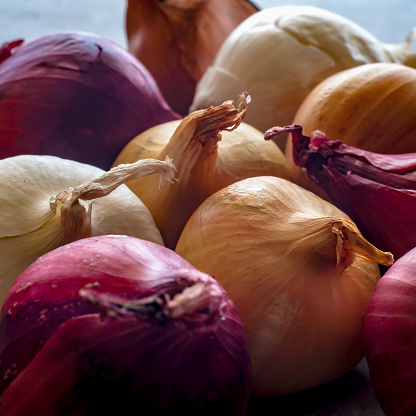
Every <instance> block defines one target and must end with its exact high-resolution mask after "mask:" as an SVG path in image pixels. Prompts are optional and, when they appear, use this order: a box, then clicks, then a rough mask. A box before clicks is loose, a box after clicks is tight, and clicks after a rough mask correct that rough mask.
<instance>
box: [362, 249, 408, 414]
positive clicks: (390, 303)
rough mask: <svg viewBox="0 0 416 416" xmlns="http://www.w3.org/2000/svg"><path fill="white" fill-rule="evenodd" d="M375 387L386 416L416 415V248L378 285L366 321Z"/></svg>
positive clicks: (366, 348)
mask: <svg viewBox="0 0 416 416" xmlns="http://www.w3.org/2000/svg"><path fill="white" fill-rule="evenodd" d="M364 346H365V355H366V358H367V362H368V367H369V371H370V376H371V380H372V385H373V388H374V392H375V394H376V396H377V399H378V401H379V403H380V406H381V408H382V410H383V411H384V413H385V415H386V416H414V415H415V414H416V395H415V386H416V371H415V368H416V249H415V248H413V249H412V250H410V251H409V252H408V253H406V254H405V255H404V256H402V257H401V258H399V259H398V260H397V261H396V263H395V264H393V266H391V267H390V268H389V269H388V270H387V272H386V273H385V274H384V275H383V278H382V279H381V280H380V281H379V282H378V283H377V285H376V287H375V289H374V292H373V294H372V295H371V298H370V300H369V302H368V309H367V313H366V316H365V321H364Z"/></svg>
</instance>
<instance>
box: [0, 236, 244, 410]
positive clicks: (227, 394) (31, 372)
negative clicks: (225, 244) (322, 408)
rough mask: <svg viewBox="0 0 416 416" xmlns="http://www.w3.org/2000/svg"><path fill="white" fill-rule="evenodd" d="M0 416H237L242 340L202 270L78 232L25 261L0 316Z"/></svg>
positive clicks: (129, 240) (134, 244)
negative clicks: (81, 236)
mask: <svg viewBox="0 0 416 416" xmlns="http://www.w3.org/2000/svg"><path fill="white" fill-rule="evenodd" d="M0 334H1V337H0V394H1V395H2V398H1V407H0V414H1V415H2V416H6V415H7V416H12V415H13V416H14V415H27V414H34V415H42V416H56V415H64V414H71V415H99V414H105V415H109V414H143V415H159V416H161V415H176V414H180V415H184V416H194V415H203V416H211V415H221V416H243V415H244V414H245V410H246V407H247V402H248V397H249V393H250V380H251V377H250V376H251V369H250V358H249V354H248V349H247V337H246V333H245V330H244V327H243V325H242V323H241V320H240V318H239V316H238V313H237V311H236V308H235V306H234V304H233V302H232V301H231V299H230V297H229V295H228V294H227V293H226V292H225V291H224V289H223V288H222V287H221V286H220V285H219V284H218V282H217V281H216V280H215V279H213V278H212V277H211V276H208V275H206V274H204V273H202V272H200V271H198V270H197V269H195V268H194V267H192V266H191V265H190V264H189V263H188V262H186V261H185V260H184V259H182V258H181V257H180V256H178V255H177V254H176V253H174V252H173V251H171V250H169V249H167V248H165V247H163V246H160V245H158V244H155V243H151V242H147V241H144V240H140V239H136V238H134V237H127V236H115V235H113V236H101V237H90V238H86V239H83V240H79V241H77V242H74V243H71V244H69V245H66V246H63V247H60V248H58V249H56V250H54V251H52V252H49V253H48V254H46V255H45V256H43V257H41V258H40V259H38V260H37V261H36V262H35V263H33V264H32V265H31V266H30V267H29V268H28V269H27V270H26V271H25V272H24V273H23V274H22V275H21V276H20V277H19V279H18V280H17V282H16V283H15V285H14V286H13V288H12V289H11V291H10V292H9V295H8V297H7V299H6V302H5V305H4V308H3V311H2V315H1V323H0Z"/></svg>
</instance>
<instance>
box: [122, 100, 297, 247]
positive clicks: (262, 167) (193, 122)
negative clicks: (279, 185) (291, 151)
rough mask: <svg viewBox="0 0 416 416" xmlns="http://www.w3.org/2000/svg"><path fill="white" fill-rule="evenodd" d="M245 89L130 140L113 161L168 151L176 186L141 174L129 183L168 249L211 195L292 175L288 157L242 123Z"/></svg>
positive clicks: (158, 156)
mask: <svg viewBox="0 0 416 416" xmlns="http://www.w3.org/2000/svg"><path fill="white" fill-rule="evenodd" d="M248 102H249V96H247V94H246V93H243V94H242V95H241V96H240V99H239V101H238V105H237V106H236V107H234V105H233V102H232V101H226V102H224V103H223V104H222V105H220V106H215V107H210V108H207V109H204V110H197V111H194V112H192V113H191V114H189V115H188V116H187V117H185V118H184V119H183V120H181V121H177V120H175V121H171V122H168V123H163V124H162V125H159V126H155V127H153V128H151V129H149V130H147V131H145V132H143V133H142V134H140V135H138V136H136V137H135V138H134V139H133V140H131V141H130V142H129V143H128V144H127V145H126V146H125V147H124V149H123V150H122V151H121V152H120V154H119V155H118V157H117V159H116V160H115V162H114V165H115V166H116V165H118V164H120V163H132V162H134V161H137V160H140V159H142V158H153V159H159V160H164V159H165V157H166V155H169V157H171V158H172V159H173V161H174V163H175V166H176V167H177V169H178V171H177V174H176V177H177V178H178V182H177V183H176V184H175V186H172V187H170V186H169V187H165V188H164V189H162V190H161V192H159V193H155V192H154V189H155V186H156V184H155V179H156V180H157V178H156V177H154V178H151V177H150V176H149V177H147V178H142V179H140V180H132V181H129V182H126V185H127V186H128V187H129V188H130V189H131V190H132V191H133V192H134V193H135V194H136V195H137V196H138V197H139V198H140V199H141V200H142V201H143V202H144V204H145V205H146V206H147V207H148V208H149V211H150V212H151V214H152V215H153V218H154V219H155V222H156V225H157V226H158V228H159V230H160V232H161V234H162V237H163V240H164V242H165V245H166V247H169V248H171V249H174V248H175V245H176V242H177V240H178V238H179V235H180V233H181V232H182V229H183V227H184V226H185V223H186V221H187V220H188V219H189V217H190V216H191V214H192V213H193V212H194V210H195V209H196V208H197V207H198V206H199V205H200V204H201V203H202V202H203V201H204V200H205V199H206V198H207V197H208V196H209V195H211V194H213V193H214V192H216V191H218V190H220V189H222V188H223V187H225V186H227V185H229V184H231V183H234V182H236V181H238V180H241V179H245V178H249V177H253V176H260V175H275V176H279V177H283V178H285V179H290V173H289V169H288V166H287V162H286V158H285V156H284V154H283V152H282V151H281V150H280V149H279V147H278V146H277V145H276V144H275V143H273V142H266V141H265V140H264V137H263V134H262V133H261V132H260V131H259V130H257V129H256V128H254V127H252V126H251V125H249V124H247V123H243V122H242V120H243V119H244V117H245V115H246V112H247V111H250V108H249V104H248Z"/></svg>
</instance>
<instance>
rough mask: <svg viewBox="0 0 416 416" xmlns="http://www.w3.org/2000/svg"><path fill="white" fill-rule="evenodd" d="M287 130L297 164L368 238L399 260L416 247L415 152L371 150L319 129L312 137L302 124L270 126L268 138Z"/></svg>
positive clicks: (267, 133)
mask: <svg viewBox="0 0 416 416" xmlns="http://www.w3.org/2000/svg"><path fill="white" fill-rule="evenodd" d="M288 132H290V133H291V135H292V156H293V161H294V163H295V164H296V165H297V166H298V167H299V169H302V171H303V172H304V173H305V175H307V177H308V179H309V180H310V181H311V183H313V184H315V186H317V187H319V189H321V190H322V191H323V192H324V193H325V194H326V195H327V196H328V197H329V199H330V200H331V201H332V203H333V204H334V205H335V206H337V207H338V208H339V209H340V210H342V211H343V212H345V213H346V214H347V215H349V217H350V218H351V219H352V220H353V221H354V222H355V224H356V225H357V226H358V228H359V229H360V231H361V233H362V234H363V235H364V237H365V238H366V239H367V240H368V241H370V242H371V243H372V244H374V245H376V246H377V247H378V248H379V249H380V250H385V251H389V252H391V253H392V254H393V255H394V258H395V259H399V258H400V257H401V256H403V255H404V254H406V253H407V252H408V251H409V250H411V249H412V248H413V247H415V246H416V223H415V221H414V218H415V212H416V153H402V154H384V153H375V152H370V151H367V150H363V149H360V148H357V147H354V146H349V145H346V144H344V143H342V142H341V141H339V140H329V139H328V138H327V137H326V136H325V135H323V134H322V133H319V132H314V133H313V134H312V137H309V136H306V135H305V134H303V133H302V126H301V125H299V124H293V125H290V126H285V127H275V128H271V129H269V130H268V131H266V133H265V135H264V137H265V139H266V140H271V139H272V137H275V136H277V135H279V134H282V133H283V134H286V133H288ZM310 190H312V189H310ZM315 193H316V192H315ZM374 213H376V215H374Z"/></svg>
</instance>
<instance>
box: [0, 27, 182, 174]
mask: <svg viewBox="0 0 416 416" xmlns="http://www.w3.org/2000/svg"><path fill="white" fill-rule="evenodd" d="M178 118H179V115H178V114H176V113H175V112H174V111H173V110H172V109H171V108H170V107H169V106H168V104H167V103H166V101H165V99H164V98H163V96H162V94H161V92H160V90H159V88H158V86H157V84H156V81H155V80H154V79H153V77H152V75H151V74H150V72H149V71H148V70H147V69H146V68H145V67H144V65H143V64H142V63H140V62H139V61H138V60H137V59H136V58H135V57H134V56H133V55H131V54H130V53H129V52H127V51H126V50H125V49H123V48H122V47H120V46H118V45H117V44H115V43H113V42H112V41H110V40H107V39H105V38H102V37H99V36H98V35H95V34H92V33H87V32H58V33H53V34H50V35H45V36H42V37H39V38H37V39H34V40H32V41H30V42H27V43H23V44H20V45H19V41H16V42H10V43H9V44H5V45H3V47H2V48H0V157H2V158H5V157H10V156H16V155H20V154H38V155H41V154H46V155H51V156H59V157H63V158H67V159H71V160H75V161H78V162H81V163H88V164H91V165H94V166H97V167H99V168H101V169H104V170H108V169H109V168H110V167H111V164H112V162H113V160H114V158H115V157H116V156H117V154H118V153H119V152H120V150H121V149H122V148H123V146H124V145H125V144H126V143H127V142H128V141H129V140H131V139H132V138H133V137H134V136H136V135H137V134H139V133H141V132H142V131H144V130H146V129H148V128H150V127H152V126H154V125H157V124H159V123H162V122H166V121H170V120H175V119H178Z"/></svg>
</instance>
